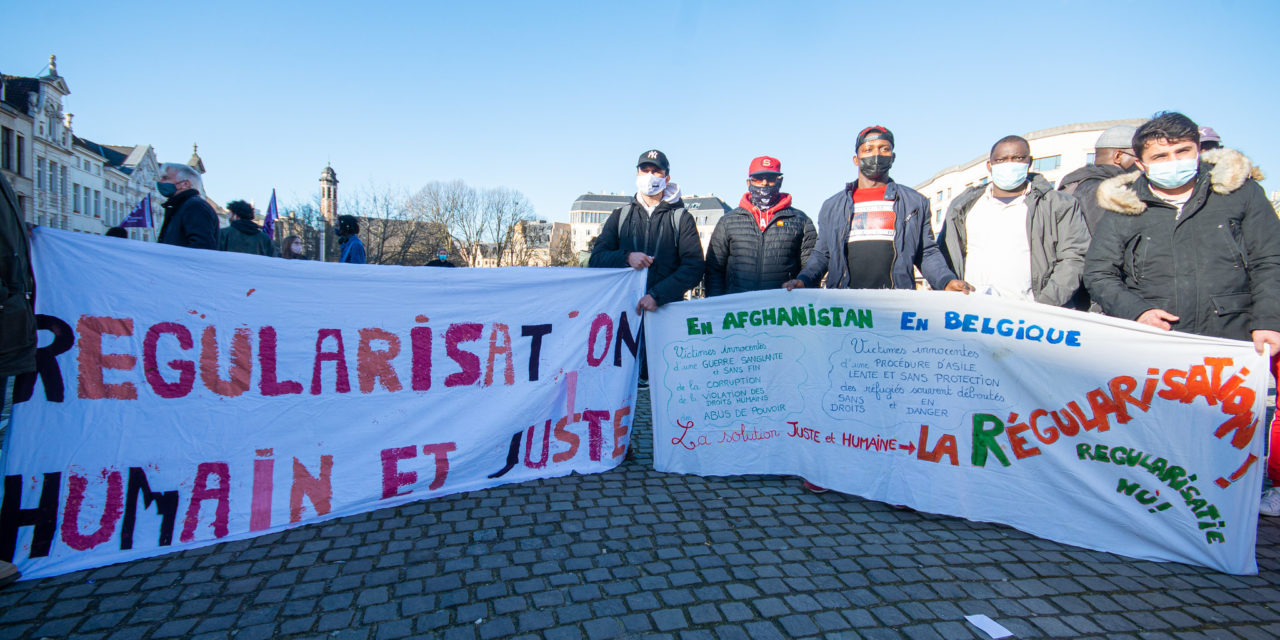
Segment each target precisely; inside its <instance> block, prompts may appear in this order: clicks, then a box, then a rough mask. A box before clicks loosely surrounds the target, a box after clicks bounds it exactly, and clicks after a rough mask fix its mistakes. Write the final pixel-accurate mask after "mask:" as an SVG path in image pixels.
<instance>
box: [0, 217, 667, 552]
mask: <svg viewBox="0 0 1280 640" xmlns="http://www.w3.org/2000/svg"><path fill="white" fill-rule="evenodd" d="M32 243H33V252H34V258H35V270H36V279H37V287H38V288H37V300H36V312H37V320H38V324H39V327H40V328H41V345H42V346H41V347H40V349H39V352H38V360H39V367H40V368H39V371H38V373H37V374H34V375H26V376H22V377H20V378H18V380H17V384H16V395H17V397H18V400H19V401H18V403H17V404H16V405H15V407H14V411H13V423H12V429H11V432H10V433H9V437H8V444H7V446H6V447H5V449H6V451H5V453H6V456H5V461H4V487H3V492H4V493H3V498H2V503H3V504H2V507H0V558H4V559H6V560H7V559H12V561H13V562H14V563H15V564H17V565H18V567H19V569H21V570H22V572H23V575H24V578H39V577H43V576H50V575H55V574H59V573H65V572H67V571H72V570H76V569H82V568H87V567H94V566H100V565H103V564H108V563H112V562H119V561H122V560H128V559H132V558H139V557H144V556H152V555H156V554H160V553H165V552H168V551H173V550H178V549H184V548H191V547H195V546H202V545H207V544H211V543H215V542H218V541H225V540H234V539H240V538H247V537H251V536H255V535H261V534H263V533H267V532H272V531H279V530H282V529H285V528H288V527H291V526H297V525H301V524H305V523H308V522H316V521H319V520H323V519H328V518H333V517H337V516H342V515H348V514H353V513H359V512H362V511H369V510H372V509H378V508H382V507H387V506H392V505H397V504H402V503H405V502H408V501H412V500H421V499H425V498H431V497H437V496H442V495H446V494H451V493H457V492H461V491H470V490H475V489H483V488H485V487H492V486H496V485H499V484H505V483H511V482H520V481H525V480H530V479H534V478H544V477H552V476H560V475H565V474H568V473H571V472H578V473H594V472H600V471H605V470H607V469H610V468H612V467H614V466H616V465H617V464H618V463H619V462H620V461H621V460H622V456H623V454H624V453H625V450H626V445H627V443H628V439H629V434H630V426H631V416H632V410H633V407H634V402H635V388H636V377H637V375H638V367H637V364H636V362H637V361H636V357H635V353H636V349H637V346H638V343H639V322H638V318H637V317H636V316H635V312H634V307H635V304H636V300H638V299H639V298H640V297H641V296H642V295H643V292H644V282H645V274H644V273H643V272H639V271H635V270H632V269H625V270H623V269H617V270H603V269H569V268H560V269H537V268H507V269H426V268H413V267H391V266H375V265H345V264H342V265H339V264H320V263H315V262H306V261H292V260H279V259H268V258H261V257H258V256H248V255H240V254H232V253H219V252H215V251H200V250H192V249H180V248H175V247H168V246H160V245H153V244H150V245H149V244H143V243H140V242H128V241H121V240H117V239H114V238H102V237H93V236H84V235H77V234H71V233H66V232H61V231H50V230H45V229H37V230H36V232H35V236H34V238H33V241H32Z"/></svg>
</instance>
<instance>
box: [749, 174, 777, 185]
mask: <svg viewBox="0 0 1280 640" xmlns="http://www.w3.org/2000/svg"><path fill="white" fill-rule="evenodd" d="M778 180H780V178H778V177H777V176H774V177H769V178H747V184H749V185H751V186H753V187H763V186H766V185H767V186H770V187H772V186H774V185H776V184H778Z"/></svg>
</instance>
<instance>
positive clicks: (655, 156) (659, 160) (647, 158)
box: [636, 149, 671, 173]
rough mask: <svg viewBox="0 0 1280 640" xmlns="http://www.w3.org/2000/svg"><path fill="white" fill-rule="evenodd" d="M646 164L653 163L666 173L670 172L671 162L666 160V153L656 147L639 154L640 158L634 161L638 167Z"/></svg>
mask: <svg viewBox="0 0 1280 640" xmlns="http://www.w3.org/2000/svg"><path fill="white" fill-rule="evenodd" d="M646 164H651V165H655V166H657V167H658V168H659V169H662V170H663V171H665V172H667V173H670V172H671V163H670V162H667V154H665V153H663V152H661V151H658V150H657V149H650V150H648V151H646V152H644V153H642V154H640V159H639V160H637V161H636V168H637V169H638V168H640V167H641V166H644V165H646Z"/></svg>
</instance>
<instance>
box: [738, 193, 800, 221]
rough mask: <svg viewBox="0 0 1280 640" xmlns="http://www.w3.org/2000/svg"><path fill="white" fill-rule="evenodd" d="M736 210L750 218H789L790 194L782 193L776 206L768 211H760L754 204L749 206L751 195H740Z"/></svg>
mask: <svg viewBox="0 0 1280 640" xmlns="http://www.w3.org/2000/svg"><path fill="white" fill-rule="evenodd" d="M738 208H739V209H743V210H745V211H746V212H747V214H749V215H751V216H764V217H765V218H766V219H772V218H773V217H775V216H777V217H779V218H781V217H785V216H790V215H791V212H790V209H791V194H789V193H784V194H782V197H780V198H778V204H775V205H773V206H772V207H769V210H768V211H763V212H762V211H760V209H758V208H756V206H755V205H754V204H751V194H749V193H744V194H742V199H741V200H739V201H738Z"/></svg>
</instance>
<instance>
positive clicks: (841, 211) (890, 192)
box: [782, 125, 973, 293]
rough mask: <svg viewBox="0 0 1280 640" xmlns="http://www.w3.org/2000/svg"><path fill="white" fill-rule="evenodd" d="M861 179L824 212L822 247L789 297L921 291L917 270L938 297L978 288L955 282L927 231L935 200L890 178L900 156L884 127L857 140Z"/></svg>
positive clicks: (820, 224) (791, 285)
mask: <svg viewBox="0 0 1280 640" xmlns="http://www.w3.org/2000/svg"><path fill="white" fill-rule="evenodd" d="M854 149H855V153H856V155H855V156H854V162H856V163H857V165H858V178H857V180H854V181H853V182H850V183H848V184H846V185H845V186H844V189H841V190H840V192H839V193H837V194H835V195H834V196H831V197H830V198H827V201H826V202H824V203H822V209H821V210H820V211H819V212H818V229H819V232H818V242H817V244H816V245H815V246H814V248H813V255H811V256H810V257H809V259H808V260H806V261H805V265H804V269H803V270H801V272H800V275H798V276H796V277H795V278H794V279H792V280H788V281H787V282H785V283H783V285H782V286H783V287H785V288H786V289H788V290H791V289H795V288H796V287H801V288H803V287H816V286H818V283H819V282H821V281H822V277H823V276H824V275H825V276H826V277H827V285H826V286H827V288H828V289H915V288H916V282H915V275H914V272H915V269H916V268H919V269H920V272H921V273H923V274H924V278H925V280H927V281H928V282H929V285H930V286H931V287H933V288H934V289H946V290H947V291H963V292H965V293H968V292H969V291H972V290H973V287H971V286H969V284H968V283H966V282H964V281H963V280H960V279H959V278H957V277H956V274H955V273H954V272H952V271H951V268H950V267H948V266H947V261H946V260H945V259H944V258H943V257H942V252H941V251H940V250H939V249H938V245H937V242H936V241H935V240H934V238H933V228H932V227H931V226H930V224H929V199H928V198H925V197H924V196H922V195H920V193H919V192H917V191H916V190H914V189H912V188H910V187H906V186H903V185H900V184H898V183H897V182H894V181H893V179H892V178H890V177H889V168H890V167H892V166H893V160H894V158H895V157H896V155H895V154H894V152H893V133H892V132H890V131H889V130H888V129H886V128H885V127H882V126H880V125H875V126H870V127H867V128H866V129H863V130H862V132H861V133H859V134H858V140H857V143H856V144H855V146H854Z"/></svg>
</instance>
